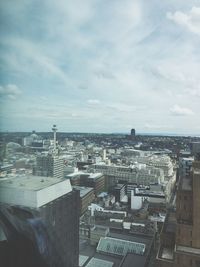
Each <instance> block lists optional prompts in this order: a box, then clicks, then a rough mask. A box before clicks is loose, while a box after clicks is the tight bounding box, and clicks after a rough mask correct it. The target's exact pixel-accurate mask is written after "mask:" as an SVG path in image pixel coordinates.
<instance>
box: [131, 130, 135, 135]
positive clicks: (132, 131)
mask: <svg viewBox="0 0 200 267" xmlns="http://www.w3.org/2000/svg"><path fill="white" fill-rule="evenodd" d="M131 136H132V137H135V129H131Z"/></svg>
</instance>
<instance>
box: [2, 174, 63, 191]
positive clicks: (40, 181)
mask: <svg viewBox="0 0 200 267" xmlns="http://www.w3.org/2000/svg"><path fill="white" fill-rule="evenodd" d="M60 182H61V179H59V178H55V177H44V176H34V175H26V176H24V175H20V176H14V177H9V178H8V179H4V180H3V181H1V179H0V187H2V188H19V189H23V190H30V191H38V190H41V189H43V188H46V187H49V186H51V185H54V184H57V183H60Z"/></svg>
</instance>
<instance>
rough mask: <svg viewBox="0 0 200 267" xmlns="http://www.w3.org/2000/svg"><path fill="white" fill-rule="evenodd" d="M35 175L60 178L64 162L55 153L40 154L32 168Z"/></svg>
mask: <svg viewBox="0 0 200 267" xmlns="http://www.w3.org/2000/svg"><path fill="white" fill-rule="evenodd" d="M33 174H34V175H36V176H46V177H55V178H60V179H62V178H63V177H64V162H63V159H62V158H60V157H59V156H57V155H52V154H48V155H46V154H41V155H39V156H37V159H36V166H35V167H34V169H33Z"/></svg>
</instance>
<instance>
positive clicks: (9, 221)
mask: <svg viewBox="0 0 200 267" xmlns="http://www.w3.org/2000/svg"><path fill="white" fill-rule="evenodd" d="M0 204H1V205H0V207H1V210H0V212H1V225H2V229H3V231H4V233H5V236H6V238H7V240H6V241H4V245H5V246H3V247H6V248H7V249H6V250H8V249H9V245H10V248H11V251H12V253H11V255H10V256H9V257H11V258H12V260H13V265H10V266H20V267H25V266H41V267H43V266H45V267H46V266H48V267H55V266H57V267H66V266H69V267H77V266H78V256H79V236H78V229H79V208H78V207H79V192H78V191H73V190H72V187H71V184H70V181H69V180H60V179H56V178H52V177H51V178H48V177H39V176H35V177H33V176H21V177H15V178H12V179H4V181H0ZM5 255H6V254H5ZM39 259H41V262H40V263H39ZM3 261H8V258H3V259H2V258H1V264H3V265H2V266H6V265H4V263H3ZM36 261H37V262H36ZM32 262H34V263H35V265H34V264H32Z"/></svg>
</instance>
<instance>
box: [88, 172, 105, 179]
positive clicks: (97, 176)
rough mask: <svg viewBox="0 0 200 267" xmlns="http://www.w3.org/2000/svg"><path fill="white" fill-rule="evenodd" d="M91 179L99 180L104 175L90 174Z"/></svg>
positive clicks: (99, 173) (98, 173)
mask: <svg viewBox="0 0 200 267" xmlns="http://www.w3.org/2000/svg"><path fill="white" fill-rule="evenodd" d="M88 174H89V177H88V178H90V179H96V178H99V177H100V176H103V174H102V173H101V172H97V173H88Z"/></svg>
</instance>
